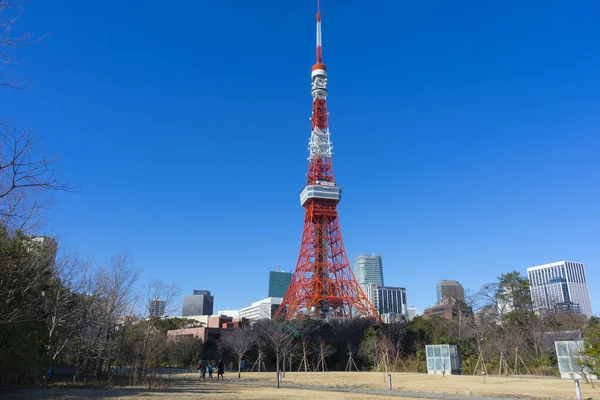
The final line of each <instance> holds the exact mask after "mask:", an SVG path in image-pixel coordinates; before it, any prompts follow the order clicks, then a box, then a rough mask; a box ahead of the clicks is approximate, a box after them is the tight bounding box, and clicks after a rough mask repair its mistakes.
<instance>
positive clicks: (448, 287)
mask: <svg viewBox="0 0 600 400" xmlns="http://www.w3.org/2000/svg"><path fill="white" fill-rule="evenodd" d="M450 299H454V300H458V301H465V289H464V288H463V287H462V285H461V284H460V283H458V281H452V280H443V281H438V283H437V302H438V303H441V302H442V301H443V300H450Z"/></svg>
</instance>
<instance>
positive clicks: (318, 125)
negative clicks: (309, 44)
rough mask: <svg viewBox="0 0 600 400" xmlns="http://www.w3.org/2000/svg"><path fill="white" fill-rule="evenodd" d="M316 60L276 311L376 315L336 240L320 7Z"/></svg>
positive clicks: (300, 314)
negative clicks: (300, 225)
mask: <svg viewBox="0 0 600 400" xmlns="http://www.w3.org/2000/svg"><path fill="white" fill-rule="evenodd" d="M316 58H317V60H316V61H317V62H316V64H315V65H314V66H313V67H312V75H311V76H312V97H313V109H312V118H311V120H312V131H311V136H310V140H309V150H310V157H309V159H308V160H309V164H308V174H307V178H308V179H307V183H306V186H305V187H304V189H303V190H302V193H301V194H300V202H301V204H302V206H303V207H304V208H305V209H306V216H305V217H304V231H303V233H302V244H301V246H300V254H299V256H298V263H297V264H296V270H295V272H294V276H293V277H292V281H291V283H290V286H289V288H288V290H287V292H286V294H285V297H284V299H283V302H282V304H281V306H280V307H279V309H278V310H277V313H276V316H277V315H283V316H284V317H285V318H286V319H291V318H300V317H317V318H352V317H356V316H364V317H372V318H377V319H379V315H378V313H377V311H376V310H375V308H374V307H373V306H372V305H371V303H370V302H369V300H368V299H367V297H366V295H365V294H364V292H363V291H362V289H361V287H360V285H359V284H358V282H357V281H356V278H355V277H354V274H353V272H352V269H351V268H350V264H349V262H348V257H347V256H346V250H345V249H344V242H343V240H342V232H341V230H340V222H339V219H338V212H337V204H338V203H339V201H340V200H341V195H342V190H341V188H340V187H339V186H337V185H336V183H335V179H334V176H333V167H332V162H331V157H332V149H333V147H332V144H331V138H330V133H329V122H328V117H329V114H328V112H327V69H326V67H325V64H323V47H322V43H321V13H320V7H319V9H318V11H317V57H316Z"/></svg>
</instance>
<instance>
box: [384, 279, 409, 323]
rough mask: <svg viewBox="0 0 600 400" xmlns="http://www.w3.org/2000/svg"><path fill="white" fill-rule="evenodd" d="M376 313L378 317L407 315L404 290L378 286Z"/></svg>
mask: <svg viewBox="0 0 600 400" xmlns="http://www.w3.org/2000/svg"><path fill="white" fill-rule="evenodd" d="M377 311H379V315H383V314H392V315H403V316H405V317H406V316H407V315H408V307H407V305H406V289H405V288H401V287H390V286H379V287H378V288H377Z"/></svg>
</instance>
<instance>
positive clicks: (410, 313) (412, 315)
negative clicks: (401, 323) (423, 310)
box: [408, 307, 417, 321]
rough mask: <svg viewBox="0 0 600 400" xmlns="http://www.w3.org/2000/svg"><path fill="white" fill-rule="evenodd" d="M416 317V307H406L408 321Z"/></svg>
mask: <svg viewBox="0 0 600 400" xmlns="http://www.w3.org/2000/svg"><path fill="white" fill-rule="evenodd" d="M416 316H417V308H416V307H408V320H409V321H412V320H413V319H415V317H416Z"/></svg>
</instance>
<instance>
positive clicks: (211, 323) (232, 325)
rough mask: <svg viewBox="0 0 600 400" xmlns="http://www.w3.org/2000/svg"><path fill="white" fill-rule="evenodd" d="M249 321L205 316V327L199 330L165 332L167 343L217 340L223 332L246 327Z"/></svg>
mask: <svg viewBox="0 0 600 400" xmlns="http://www.w3.org/2000/svg"><path fill="white" fill-rule="evenodd" d="M248 324H249V321H248V320H246V319H244V318H231V317H226V316H219V315H213V316H208V315H207V316H206V325H205V326H203V327H200V328H183V329H173V330H170V331H167V341H168V342H171V341H174V340H177V339H178V338H182V337H195V338H199V339H201V340H202V341H203V342H206V341H207V340H209V339H211V340H218V339H219V338H220V337H221V333H223V331H225V330H231V329H239V328H242V327H244V326H247V325H248Z"/></svg>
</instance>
